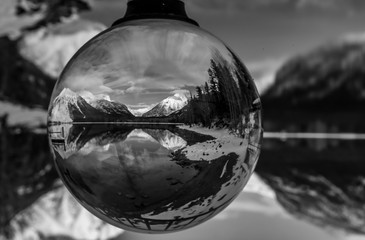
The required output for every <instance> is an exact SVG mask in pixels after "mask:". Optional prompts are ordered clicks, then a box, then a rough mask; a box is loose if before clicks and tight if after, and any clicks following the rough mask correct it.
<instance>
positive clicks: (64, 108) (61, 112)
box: [49, 88, 81, 122]
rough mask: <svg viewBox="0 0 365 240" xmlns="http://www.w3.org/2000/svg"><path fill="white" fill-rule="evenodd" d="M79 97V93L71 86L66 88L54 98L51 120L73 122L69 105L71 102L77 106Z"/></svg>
mask: <svg viewBox="0 0 365 240" xmlns="http://www.w3.org/2000/svg"><path fill="white" fill-rule="evenodd" d="M77 97H78V95H77V94H76V93H75V92H73V91H72V90H70V89H69V88H64V89H63V90H62V92H61V93H60V94H59V95H58V96H57V97H56V98H55V99H54V100H53V103H52V108H51V113H50V116H49V118H50V120H51V121H52V122H72V119H71V116H70V111H69V109H68V106H69V104H72V105H75V106H77ZM80 112H81V110H80Z"/></svg>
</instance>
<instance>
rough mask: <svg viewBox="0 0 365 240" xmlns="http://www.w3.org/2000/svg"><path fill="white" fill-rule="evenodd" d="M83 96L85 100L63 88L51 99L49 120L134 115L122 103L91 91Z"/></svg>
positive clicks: (106, 119)
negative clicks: (101, 96)
mask: <svg viewBox="0 0 365 240" xmlns="http://www.w3.org/2000/svg"><path fill="white" fill-rule="evenodd" d="M84 95H85V94H84ZM85 96H86V99H87V100H86V99H85V98H83V97H81V96H80V95H79V94H77V93H75V92H73V91H72V90H70V89H68V88H65V89H63V90H62V92H61V93H60V94H59V95H58V96H57V97H56V98H55V99H54V101H53V105H52V108H51V109H50V116H49V119H50V121H52V122H73V121H81V122H85V121H124V120H127V119H130V118H133V117H134V116H133V114H132V113H130V112H129V110H128V108H127V106H125V105H124V104H121V103H117V102H113V101H109V100H106V98H105V97H103V98H100V96H93V95H92V93H88V94H86V95H85Z"/></svg>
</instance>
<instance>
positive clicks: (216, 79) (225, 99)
mask: <svg viewBox="0 0 365 240" xmlns="http://www.w3.org/2000/svg"><path fill="white" fill-rule="evenodd" d="M231 55H232V58H233V64H230V63H228V62H227V61H226V60H225V59H224V58H223V56H222V55H221V54H220V53H219V52H218V51H215V53H214V55H213V56H214V57H213V58H212V59H211V61H210V68H209V69H208V76H209V77H208V80H207V81H206V82H205V83H204V84H203V85H201V86H197V87H196V89H195V91H196V94H195V95H191V97H190V99H189V101H188V105H187V109H186V111H185V114H184V115H185V116H183V117H182V118H183V119H180V121H181V120H183V121H184V122H185V123H186V122H188V123H199V124H202V125H203V126H212V124H213V125H215V124H223V125H226V126H232V127H233V126H237V124H239V123H240V122H242V119H243V118H247V117H248V115H249V112H250V111H254V110H255V109H256V107H255V106H254V104H253V103H254V101H255V99H257V98H258V93H257V91H256V88H255V86H254V85H253V81H252V78H251V76H250V75H249V73H248V71H247V69H246V67H245V66H244V65H243V64H242V63H241V62H240V61H239V59H238V58H237V57H236V56H235V55H234V54H233V53H231ZM257 107H258V106H257Z"/></svg>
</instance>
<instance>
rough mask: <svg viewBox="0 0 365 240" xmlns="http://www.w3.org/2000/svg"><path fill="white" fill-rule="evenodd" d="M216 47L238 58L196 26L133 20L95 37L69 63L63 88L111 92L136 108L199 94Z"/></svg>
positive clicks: (227, 57) (226, 55)
mask: <svg viewBox="0 0 365 240" xmlns="http://www.w3.org/2000/svg"><path fill="white" fill-rule="evenodd" d="M101 41H103V42H102V44H100V43H101ZM176 46H179V47H176ZM216 50H217V51H219V52H220V54H221V55H222V56H223V57H225V58H226V59H227V62H230V61H232V58H231V57H230V55H229V52H228V50H227V49H226V48H225V47H224V45H223V44H221V43H220V42H219V41H218V40H216V39H215V38H214V37H212V36H211V35H210V34H207V33H205V32H201V31H200V29H198V28H191V25H190V24H187V23H184V22H182V24H180V25H177V24H175V23H171V22H166V23H164V24H163V26H161V23H159V22H156V21H155V22H150V21H149V22H148V25H139V24H138V25H133V24H132V23H131V25H129V26H125V27H122V28H115V29H113V30H111V31H110V32H106V33H105V34H103V35H102V36H100V37H99V38H98V39H94V40H92V42H91V43H90V44H89V45H88V47H86V48H85V49H84V50H83V51H82V52H81V53H80V54H79V55H78V57H77V58H75V59H73V60H72V61H71V62H70V64H69V65H68V66H67V68H68V69H67V70H66V71H65V73H64V74H63V75H62V77H61V79H62V81H61V83H62V84H61V85H60V88H59V91H61V90H62V89H63V88H65V87H66V88H70V89H71V90H73V91H76V92H80V91H88V92H91V93H93V94H94V95H97V94H108V95H109V96H110V98H111V99H112V100H116V101H118V102H122V103H123V104H126V105H127V106H128V107H130V108H132V109H139V108H145V107H146V105H147V106H149V105H155V104H157V103H158V102H160V101H161V100H163V99H165V98H167V97H169V96H172V95H175V94H177V95H180V94H183V95H185V96H190V92H191V93H192V94H194V93H195V88H196V86H202V85H204V83H205V82H206V81H207V80H208V78H209V76H208V71H207V70H208V69H209V68H210V60H211V59H212V57H213V53H214V52H213V51H216ZM121 66H123V67H121Z"/></svg>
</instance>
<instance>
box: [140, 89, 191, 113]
mask: <svg viewBox="0 0 365 240" xmlns="http://www.w3.org/2000/svg"><path fill="white" fill-rule="evenodd" d="M187 103H188V99H187V98H186V96H185V95H183V94H179V93H176V94H175V95H173V96H170V97H167V98H165V99H164V100H162V101H161V102H159V103H158V104H157V105H156V106H155V107H154V108H152V109H151V110H150V111H148V112H146V113H145V114H143V115H142V116H143V117H163V116H168V115H170V114H171V113H173V112H175V111H178V110H180V109H182V108H183V107H185V106H186V105H187Z"/></svg>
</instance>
